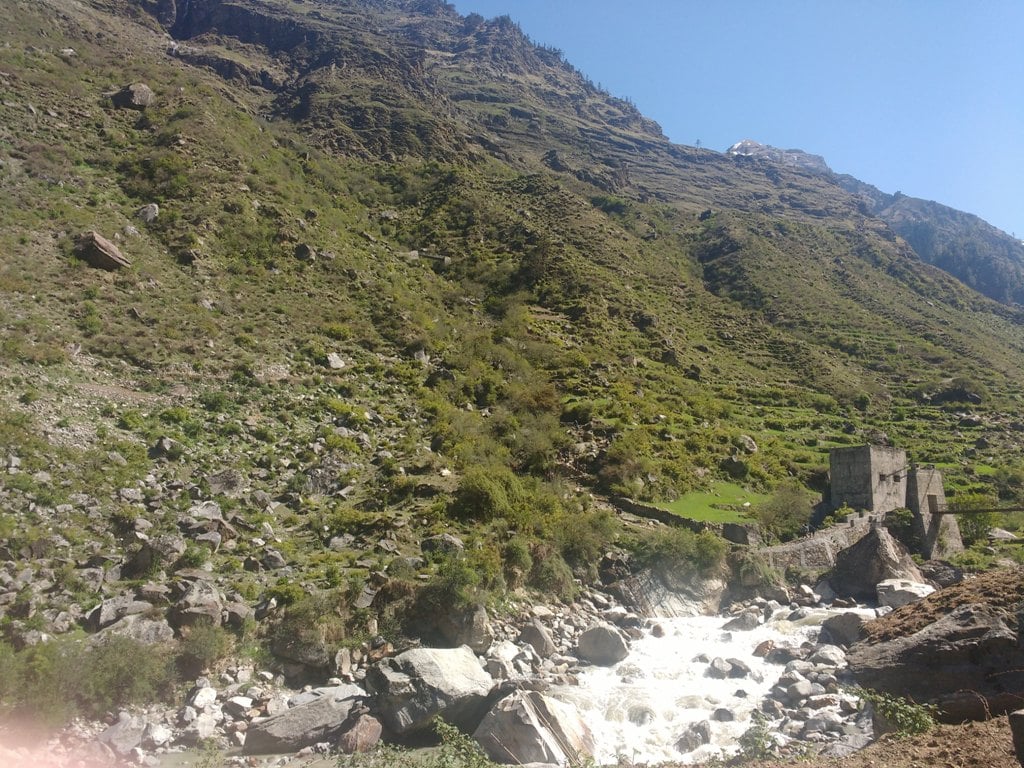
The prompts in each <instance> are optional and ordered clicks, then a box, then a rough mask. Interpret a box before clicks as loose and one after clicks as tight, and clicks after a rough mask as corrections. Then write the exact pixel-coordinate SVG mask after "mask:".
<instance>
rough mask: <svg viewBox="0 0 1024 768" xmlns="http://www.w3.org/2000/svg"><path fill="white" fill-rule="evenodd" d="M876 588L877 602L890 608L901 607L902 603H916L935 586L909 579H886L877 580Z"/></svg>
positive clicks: (933, 589)
mask: <svg viewBox="0 0 1024 768" xmlns="http://www.w3.org/2000/svg"><path fill="white" fill-rule="evenodd" d="M876 589H877V591H878V604H879V605H887V606H889V607H890V608H902V607H903V606H904V605H909V604H910V603H916V602H917V601H918V600H920V599H921V598H923V597H928V595H930V594H931V593H932V592H934V591H935V587H933V586H931V585H930V584H925V583H924V582H920V581H911V580H910V579H886V580H885V581H881V582H879V583H878V586H877V587H876Z"/></svg>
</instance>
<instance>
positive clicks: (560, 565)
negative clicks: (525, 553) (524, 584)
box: [529, 543, 577, 601]
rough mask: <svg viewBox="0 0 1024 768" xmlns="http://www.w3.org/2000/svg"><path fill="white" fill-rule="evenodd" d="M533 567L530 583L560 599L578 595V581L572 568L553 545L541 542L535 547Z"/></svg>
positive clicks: (569, 598) (532, 554)
mask: <svg viewBox="0 0 1024 768" xmlns="http://www.w3.org/2000/svg"><path fill="white" fill-rule="evenodd" d="M531 557H532V558H533V569H532V570H531V571H530V579H529V584H530V586H532V587H536V588H537V589H539V590H541V591H542V592H545V593H547V594H548V595H550V596H551V597H555V598H558V599H559V600H564V601H570V600H572V599H573V598H575V597H576V591H577V590H576V582H575V581H574V580H573V576H572V569H571V568H569V565H568V563H566V562H565V560H563V559H562V556H561V555H560V554H558V552H556V551H555V550H554V549H553V548H552V547H551V545H549V544H545V543H541V544H538V545H537V546H535V547H534V548H533V552H532V553H531Z"/></svg>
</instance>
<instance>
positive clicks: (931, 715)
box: [852, 688, 938, 736]
mask: <svg viewBox="0 0 1024 768" xmlns="http://www.w3.org/2000/svg"><path fill="white" fill-rule="evenodd" d="M852 692H853V693H854V694H855V695H856V696H859V697H860V698H861V699H863V700H864V701H866V702H868V703H869V704H871V706H872V707H874V709H875V713H876V715H877V716H879V717H881V719H882V720H883V721H884V723H885V725H887V726H888V730H889V732H891V733H895V734H896V735H897V736H913V735H914V734H918V733H927V732H928V731H930V730H932V728H934V727H935V715H936V713H937V712H938V710H937V709H936V708H935V707H934V706H932V705H930V704H916V703H914V702H913V701H910V700H909V699H904V698H902V697H900V696H893V695H892V694H888V693H883V692H881V691H874V690H870V689H868V688H854V689H853V691H852Z"/></svg>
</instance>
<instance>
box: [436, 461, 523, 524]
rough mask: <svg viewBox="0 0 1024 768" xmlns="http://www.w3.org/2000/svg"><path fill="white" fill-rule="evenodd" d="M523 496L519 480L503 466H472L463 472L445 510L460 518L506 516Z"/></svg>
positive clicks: (509, 517) (509, 514)
mask: <svg viewBox="0 0 1024 768" xmlns="http://www.w3.org/2000/svg"><path fill="white" fill-rule="evenodd" d="M525 500H526V492H525V490H524V488H523V484H522V482H521V481H520V480H519V478H517V477H516V476H515V475H514V474H512V471H511V470H510V469H508V468H507V467H501V466H495V467H474V468H472V469H470V470H469V471H468V472H466V474H465V476H463V478H462V481H461V482H460V483H459V487H458V490H457V491H456V492H455V498H454V499H452V503H451V504H450V505H449V507H448V512H449V514H450V515H452V516H453V517H456V518H459V519H463V520H480V521H488V520H495V519H505V520H510V519H512V518H514V517H515V516H516V513H517V512H518V511H519V510H520V508H521V507H522V505H523V503H524V502H525Z"/></svg>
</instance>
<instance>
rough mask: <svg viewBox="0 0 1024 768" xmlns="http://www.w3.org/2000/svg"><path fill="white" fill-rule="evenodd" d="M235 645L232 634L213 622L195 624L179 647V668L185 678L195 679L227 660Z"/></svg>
mask: <svg viewBox="0 0 1024 768" xmlns="http://www.w3.org/2000/svg"><path fill="white" fill-rule="evenodd" d="M234 645H235V642H234V638H233V637H232V635H231V633H230V632H228V631H227V630H226V629H224V628H223V627H219V626H215V625H214V624H213V622H212V621H211V622H205V623H199V624H194V625H193V626H191V627H189V628H188V630H187V632H185V633H184V637H183V638H182V641H181V643H180V645H179V646H178V659H177V661H178V666H179V668H180V669H181V670H182V671H183V675H184V676H185V677H194V676H195V675H197V674H199V673H200V672H202V671H203V670H206V669H211V668H212V667H213V665H214V664H216V663H217V662H218V661H220V660H221V659H223V658H225V657H226V656H227V655H228V654H230V653H231V651H232V649H233V648H234Z"/></svg>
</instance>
